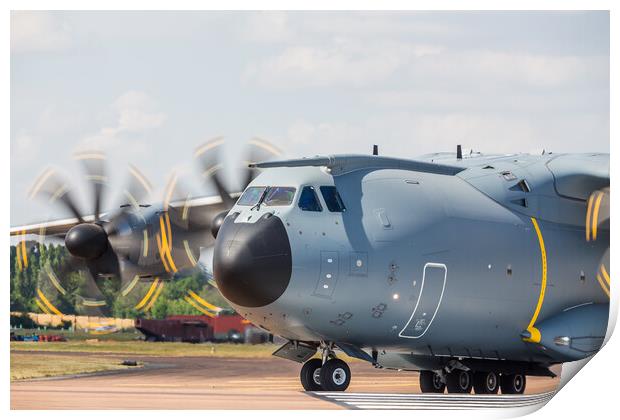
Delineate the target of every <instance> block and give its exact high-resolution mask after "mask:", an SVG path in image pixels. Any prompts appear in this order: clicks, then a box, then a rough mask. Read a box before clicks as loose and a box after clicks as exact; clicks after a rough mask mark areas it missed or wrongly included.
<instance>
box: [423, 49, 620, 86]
mask: <svg viewBox="0 0 620 420" xmlns="http://www.w3.org/2000/svg"><path fill="white" fill-rule="evenodd" d="M411 75H412V76H413V77H414V78H415V79H418V80H419V79H420V78H423V77H426V78H428V79H430V80H434V81H435V82H437V81H441V80H443V81H446V80H448V81H452V82H461V83H472V84H473V86H484V85H488V84H491V83H505V84H510V85H511V87H512V88H514V87H515V86H517V85H518V86H530V87H533V88H546V87H558V86H565V85H568V84H574V83H583V82H584V81H595V82H596V81H603V80H606V79H608V78H609V58H608V57H600V56H572V55H542V54H531V53H517V52H499V51H485V50H466V51H454V50H451V51H445V53H444V54H441V55H435V56H429V57H427V58H426V59H425V60H420V61H419V62H418V63H416V64H414V65H412V66H411Z"/></svg>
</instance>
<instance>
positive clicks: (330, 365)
mask: <svg viewBox="0 0 620 420" xmlns="http://www.w3.org/2000/svg"><path fill="white" fill-rule="evenodd" d="M320 378H321V387H322V388H323V390H324V391H336V392H342V391H344V390H346V389H347V388H348V387H349V383H350V382H351V369H349V366H348V365H347V364H346V363H345V362H343V361H342V360H340V359H330V360H328V361H327V362H325V364H324V365H323V366H322V367H321V373H320Z"/></svg>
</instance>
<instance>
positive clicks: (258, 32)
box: [236, 11, 458, 45]
mask: <svg viewBox="0 0 620 420" xmlns="http://www.w3.org/2000/svg"><path fill="white" fill-rule="evenodd" d="M236 30H237V32H238V33H239V35H240V37H241V38H242V39H243V40H246V41H250V42H258V43H280V44H295V45H320V44H324V43H325V42H329V41H330V40H331V39H334V38H341V37H347V38H355V39H376V38H384V39H385V38H386V37H387V38H390V39H395V38H398V37H403V36H407V35H409V36H416V37H420V36H425V37H427V36H429V35H431V36H437V35H447V34H454V33H455V31H457V30H458V29H457V28H456V27H455V25H453V24H451V23H448V22H442V23H436V22H431V21H429V20H428V19H427V18H425V17H424V15H423V14H417V13H415V12H402V11H401V12H381V11H371V12H363V11H362V12H335V13H334V12H281V11H268V12H257V13H250V14H249V15H248V16H247V18H246V20H245V21H244V23H243V24H242V25H239V26H238V27H237V28H236Z"/></svg>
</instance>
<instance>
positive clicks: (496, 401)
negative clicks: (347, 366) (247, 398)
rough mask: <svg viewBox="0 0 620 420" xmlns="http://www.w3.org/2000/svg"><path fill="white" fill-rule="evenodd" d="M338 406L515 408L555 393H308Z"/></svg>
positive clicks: (366, 407) (547, 397)
mask: <svg viewBox="0 0 620 420" xmlns="http://www.w3.org/2000/svg"><path fill="white" fill-rule="evenodd" d="M308 394H310V395H312V396H314V397H316V398H319V399H322V400H326V401H331V402H333V403H335V404H338V405H340V406H342V407H346V408H349V409H361V410H474V409H497V408H517V407H527V406H532V405H539V404H540V405H542V404H545V403H547V402H548V401H549V400H550V399H551V398H552V397H553V396H554V395H555V392H554V391H551V392H546V393H542V394H532V395H475V394H474V395H471V394H470V395H464V394H463V395H460V394H377V393H347V392H309V393H308Z"/></svg>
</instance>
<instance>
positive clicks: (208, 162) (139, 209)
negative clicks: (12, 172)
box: [16, 137, 281, 316]
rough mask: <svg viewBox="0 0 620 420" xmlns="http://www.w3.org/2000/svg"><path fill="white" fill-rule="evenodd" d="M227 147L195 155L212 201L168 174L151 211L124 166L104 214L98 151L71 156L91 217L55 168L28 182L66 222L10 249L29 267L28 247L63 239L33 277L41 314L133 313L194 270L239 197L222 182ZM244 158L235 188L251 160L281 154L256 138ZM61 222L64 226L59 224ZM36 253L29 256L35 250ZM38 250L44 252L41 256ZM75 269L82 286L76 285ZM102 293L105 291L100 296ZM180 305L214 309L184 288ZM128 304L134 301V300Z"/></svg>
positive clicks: (215, 143)
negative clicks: (113, 201) (113, 309)
mask: <svg viewBox="0 0 620 420" xmlns="http://www.w3.org/2000/svg"><path fill="white" fill-rule="evenodd" d="M224 145H225V142H224V140H223V138H221V137H218V138H215V139H212V140H210V141H207V142H206V143H204V144H203V145H201V146H200V147H198V148H197V149H196V151H195V154H194V156H195V159H196V161H197V163H198V166H199V168H200V170H201V177H202V179H203V183H204V184H206V185H207V186H209V187H211V188H212V189H215V191H216V192H217V196H215V197H213V196H211V197H204V196H201V197H192V195H191V194H189V193H188V192H187V191H188V189H187V188H185V187H184V186H183V182H182V180H181V179H180V178H179V176H178V174H177V173H172V174H171V176H170V177H169V179H168V183H167V186H166V188H165V190H164V194H163V197H162V201H161V203H160V207H157V208H155V206H153V207H152V208H149V207H150V205H147V204H145V203H144V201H145V200H146V199H147V198H148V197H149V196H150V195H151V191H152V187H151V184H150V183H149V182H148V180H147V179H146V177H145V176H144V175H143V174H142V173H141V172H140V171H139V170H138V169H136V168H135V167H133V166H130V167H129V182H128V183H127V186H126V188H125V189H124V190H123V194H122V197H121V199H120V200H119V201H120V206H117V207H116V210H114V211H113V212H107V213H106V212H103V211H102V209H103V206H104V202H105V198H106V195H107V191H108V189H109V182H108V177H107V174H106V157H105V155H104V154H103V153H101V152H83V153H79V154H76V155H75V159H76V160H77V161H78V162H79V163H80V165H81V167H82V170H83V172H84V174H85V178H86V181H87V182H88V183H89V185H90V190H91V191H92V199H91V203H92V214H91V215H85V213H83V212H82V211H81V210H80V207H79V206H78V204H77V202H76V200H75V198H74V194H75V190H73V189H71V188H70V187H69V184H68V183H67V182H66V181H65V179H64V178H63V177H62V176H61V175H60V174H59V173H58V172H57V171H56V170H54V169H48V170H46V171H44V172H43V173H42V174H41V176H39V178H38V179H37V180H36V182H35V183H34V185H33V187H32V190H31V192H30V197H31V198H35V197H38V198H41V197H44V198H47V201H48V202H50V203H60V205H61V206H62V207H64V209H65V210H66V211H68V212H69V214H71V216H72V217H73V219H72V220H68V221H62V223H61V224H60V225H58V224H55V222H51V223H47V224H45V223H44V224H41V226H42V227H41V229H40V230H39V231H38V232H33V231H32V229H31V230H30V231H29V233H34V234H37V235H38V242H35V241H26V240H25V235H26V232H25V231H24V232H23V234H22V235H23V240H22V241H21V242H20V243H19V244H18V246H17V247H16V252H17V261H18V266H19V267H18V268H19V269H20V270H25V269H27V268H28V255H29V252H28V250H31V252H30V254H31V255H33V256H34V257H37V258H38V257H39V254H41V255H42V254H44V253H45V252H46V250H45V249H44V248H41V245H42V244H43V241H44V240H45V238H46V237H47V238H50V237H51V238H53V239H56V240H62V241H63V242H64V246H65V248H66V250H63V251H62V252H63V258H61V262H58V261H55V263H54V264H52V263H51V262H48V263H46V264H45V266H44V269H43V271H44V272H43V273H41V275H39V278H38V287H37V291H36V297H35V301H36V302H37V304H38V305H39V306H40V307H41V309H42V310H44V312H50V313H56V314H61V313H62V306H63V302H65V301H71V302H74V303H75V305H74V307H76V308H78V311H79V313H82V314H88V315H98V316H101V315H104V314H106V313H107V312H109V305H110V304H111V303H112V302H111V300H113V299H116V298H119V297H120V298H123V299H132V302H134V303H135V306H134V309H136V310H138V311H148V310H149V309H150V308H151V307H152V306H153V304H154V303H155V301H156V300H157V297H158V296H159V294H160V293H161V291H162V289H163V287H164V280H165V279H170V278H172V277H173V276H174V275H175V274H176V273H178V272H179V271H182V270H184V269H186V268H191V267H194V266H196V265H197V264H198V261H199V259H200V250H201V249H204V248H210V247H212V246H213V245H214V238H215V236H216V235H217V231H218V229H219V227H220V226H221V224H222V222H223V220H224V218H225V216H226V214H227V213H228V211H229V210H230V208H231V207H232V206H233V205H234V203H235V201H236V199H237V197H238V196H239V194H240V193H238V192H234V191H235V189H230V188H229V187H228V186H227V183H226V182H225V181H224V176H223V171H222V169H223V168H224V164H223V163H222V160H221V152H222V148H223V147H224ZM248 146H249V150H248V153H247V159H246V160H245V161H244V162H243V163H242V165H241V166H242V169H241V171H240V173H239V178H240V179H241V188H240V189H239V190H237V191H243V190H244V189H245V187H246V186H247V185H248V184H249V183H250V182H251V181H252V179H253V178H254V177H255V176H256V171H255V170H254V169H250V168H248V163H249V162H255V161H265V160H270V159H272V158H274V157H276V156H279V155H280V154H281V152H280V151H279V150H278V149H277V148H276V147H274V146H273V145H271V144H269V143H268V142H266V141H264V140H260V139H257V138H255V139H252V140H251V141H250V142H249V143H248ZM63 223H64V224H63ZM33 251H34V252H33ZM39 251H42V252H41V253H40V252H39ZM76 271H77V272H79V273H80V275H81V276H83V279H84V281H83V282H79V281H77V280H76V274H75V273H76ZM104 291H105V293H104ZM186 300H187V301H188V303H190V304H191V305H192V306H194V307H196V308H197V309H198V310H199V311H201V312H203V313H205V314H212V313H213V312H216V311H217V310H219V308H217V307H216V306H214V305H211V304H210V303H209V302H206V301H205V300H204V299H201V298H200V296H198V295H197V294H196V293H195V292H194V291H192V290H188V291H187V296H186ZM132 304H133V303H132Z"/></svg>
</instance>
